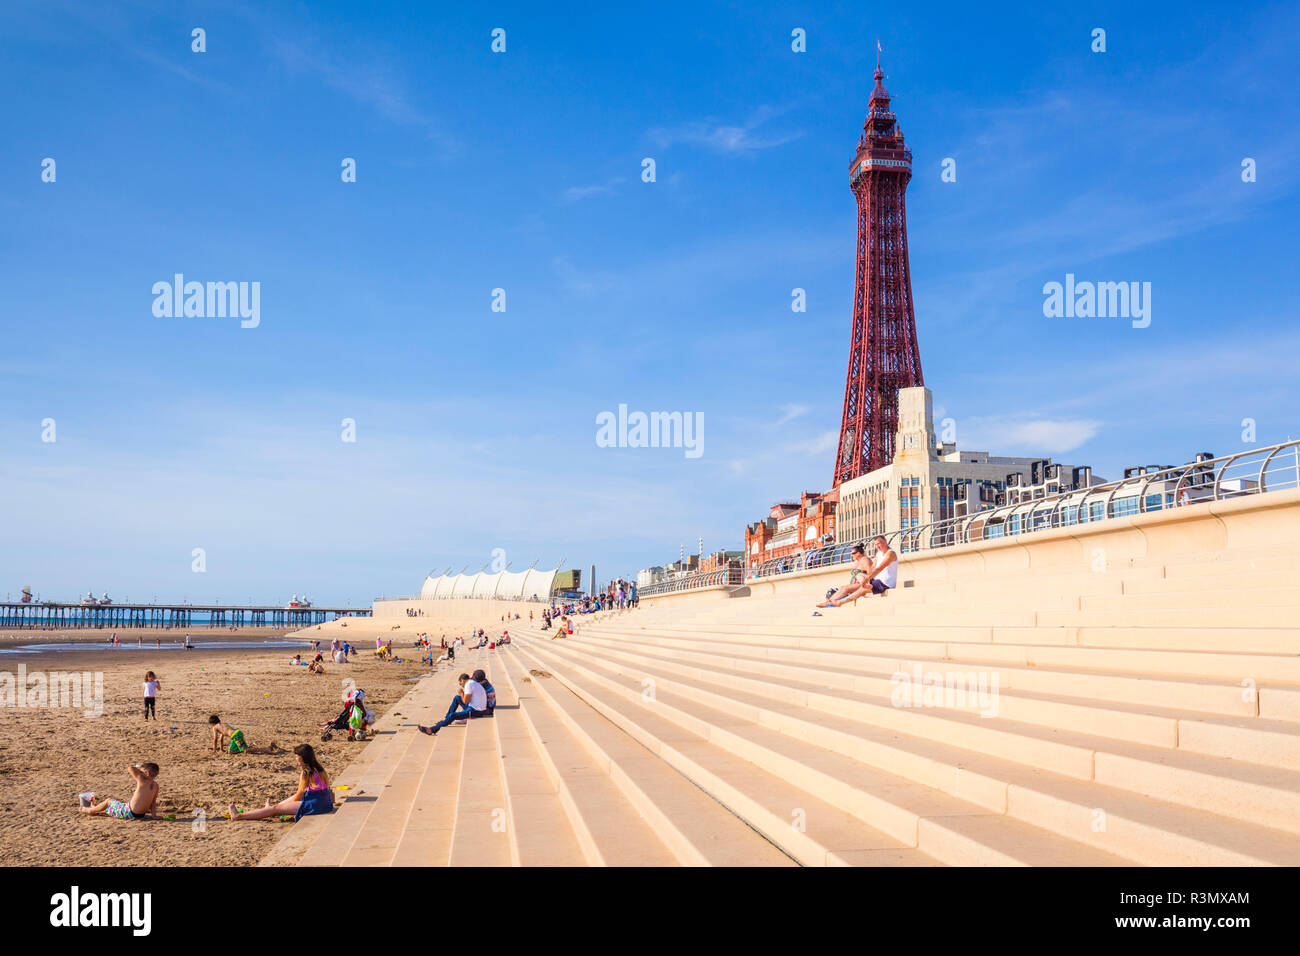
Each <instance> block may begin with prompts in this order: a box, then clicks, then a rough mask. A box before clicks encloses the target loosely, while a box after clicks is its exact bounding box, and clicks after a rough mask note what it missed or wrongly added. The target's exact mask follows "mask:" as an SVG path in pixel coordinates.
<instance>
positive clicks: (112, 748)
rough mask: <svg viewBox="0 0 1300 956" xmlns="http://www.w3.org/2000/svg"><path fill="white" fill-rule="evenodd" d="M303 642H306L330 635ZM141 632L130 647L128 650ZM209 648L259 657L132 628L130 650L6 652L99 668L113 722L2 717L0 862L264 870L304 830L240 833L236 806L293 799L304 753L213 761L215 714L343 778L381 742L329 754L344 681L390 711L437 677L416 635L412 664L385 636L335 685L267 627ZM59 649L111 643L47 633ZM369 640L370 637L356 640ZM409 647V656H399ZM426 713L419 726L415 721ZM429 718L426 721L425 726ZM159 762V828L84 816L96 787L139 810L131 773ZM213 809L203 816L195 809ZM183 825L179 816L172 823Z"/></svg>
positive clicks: (12, 636)
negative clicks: (377, 652)
mask: <svg viewBox="0 0 1300 956" xmlns="http://www.w3.org/2000/svg"><path fill="white" fill-rule="evenodd" d="M328 630H330V629H327V631H326V632H325V633H313V632H315V631H316V629H315V628H312V629H311V630H310V631H304V632H299V635H298V636H300V637H304V638H313V637H318V636H319V637H323V638H324V640H326V641H328V640H329V639H330V635H329V634H328ZM128 633H129V636H130V642H128ZM190 633H191V634H192V635H193V637H194V640H195V641H196V642H198V643H199V645H200V648H201V645H202V642H205V641H218V640H220V641H228V640H242V641H247V642H249V643H250V644H252V645H254V646H252V647H250V648H249V649H235V650H230V649H227V650H225V651H219V650H202V649H200V650H196V651H191V652H187V651H183V650H174V649H173V650H162V651H158V650H157V649H156V647H154V646H151V645H152V642H153V640H155V639H158V638H161V639H162V640H163V641H164V642H175V641H181V640H184V635H185V632H184V631H179V632H178V631H176V630H172V631H161V632H160V631H157V630H153V631H145V632H143V634H144V640H145V648H144V649H143V650H138V649H137V648H136V647H135V646H134V640H135V635H134V632H127V631H122V630H119V637H120V638H121V639H122V640H123V642H124V645H123V646H122V647H121V648H119V649H117V650H107V649H101V648H91V649H86V650H70V651H59V652H49V653H37V654H23V655H0V672H2V671H8V672H10V673H16V669H17V667H18V666H19V664H22V665H23V666H24V667H25V669H26V670H27V671H28V672H29V673H33V672H52V671H63V672H68V671H92V672H96V673H102V675H103V691H104V703H103V715H102V716H100V717H88V716H86V715H85V713H84V712H83V709H72V708H53V707H38V708H20V707H13V706H5V707H0V794H2V795H3V799H0V862H3V863H4V864H5V865H11V866H12V865H19V864H83V865H94V866H122V865H127V866H138V865H156V864H173V865H218V864H219V865H236V866H237V865H250V864H254V863H256V862H257V861H258V860H260V859H261V858H262V857H263V856H264V855H265V854H266V852H267V851H268V850H269V849H270V848H271V846H272V845H273V844H274V843H275V841H276V840H277V839H278V838H279V837H280V836H281V835H282V834H283V833H284V831H285V828H286V827H288V826H291V824H287V823H279V822H276V821H270V820H267V821H254V822H247V823H231V822H230V821H228V820H226V819H224V816H223V815H224V814H225V812H226V805H227V804H228V803H231V802H232V801H233V802H234V803H235V804H236V805H237V806H238V807H239V808H240V809H252V808H256V807H261V806H262V805H263V804H264V802H265V801H266V799H267V798H268V797H269V798H271V799H272V800H281V799H283V798H285V797H288V796H290V795H292V793H293V791H294V788H295V786H296V785H297V779H298V776H297V771H296V769H295V764H294V759H293V755H292V754H291V753H285V754H282V755H277V756H270V755H252V754H244V755H239V756H232V755H230V754H227V753H224V752H219V753H215V754H214V753H212V752H211V736H210V731H209V729H208V725H207V718H208V715H209V714H214V713H215V714H219V715H220V716H221V717H222V718H223V720H225V721H227V722H228V723H229V724H230V725H232V726H234V727H238V728H240V729H241V730H243V731H244V732H245V734H246V735H247V737H248V741H249V743H250V744H251V745H252V746H255V747H264V746H268V745H270V744H271V742H272V741H275V743H276V744H277V745H279V746H280V747H282V748H285V749H286V751H287V750H289V749H290V748H292V747H293V746H295V745H296V744H300V743H310V744H311V745H312V746H313V747H316V749H317V753H318V754H320V755H321V757H322V760H323V762H324V764H325V767H326V769H327V770H328V771H329V772H330V773H331V774H332V775H334V776H337V774H338V773H339V772H340V771H341V770H342V769H343V768H344V767H346V766H347V764H348V763H349V762H350V761H351V760H352V759H353V758H354V757H355V756H357V754H358V753H360V751H361V750H362V749H363V748H365V747H366V746H369V745H368V744H367V743H349V742H348V741H347V740H346V739H345V738H346V735H344V734H337V733H336V734H335V735H334V738H333V739H332V740H331V741H329V742H327V743H322V742H321V740H320V732H319V730H318V729H317V725H318V724H320V723H321V722H323V721H325V720H326V719H328V718H331V717H333V716H335V715H336V714H337V713H338V712H339V710H340V709H341V707H342V700H341V697H342V688H343V684H342V682H343V681H344V680H345V679H350V680H352V681H354V682H355V685H356V686H357V687H360V688H362V689H363V690H365V691H366V694H367V697H368V698H369V701H370V704H371V707H372V708H373V709H374V710H375V711H376V713H378V714H383V713H386V712H387V711H388V710H389V709H390V708H392V706H393V705H394V703H395V702H397V701H398V700H399V699H400V698H401V697H402V696H403V695H404V694H405V693H406V692H407V691H408V690H410V689H411V687H413V686H414V685H413V684H412V683H411V681H410V680H409V679H410V678H414V677H416V676H417V675H419V674H421V673H424V672H427V670H428V668H427V666H424V665H421V664H419V663H418V657H419V655H418V654H417V653H416V651H415V649H414V648H413V647H412V646H411V644H412V639H411V637H410V636H407V635H403V636H402V637H401V638H400V639H396V638H395V640H394V645H395V646H394V650H395V652H396V653H397V654H398V656H402V657H406V658H407V660H406V662H405V663H385V662H381V661H378V660H376V659H375V658H374V654H373V637H372V638H371V640H370V644H369V647H367V646H366V644H365V643H364V642H358V643H360V644H361V649H360V653H358V654H357V655H356V656H355V657H354V661H356V663H350V664H347V665H337V664H331V663H327V664H326V673H325V675H323V676H317V675H312V674H309V673H307V672H306V668H303V667H295V666H291V665H290V664H289V663H288V662H289V659H290V658H291V657H292V656H293V653H294V651H293V650H290V649H278V650H264V649H260V648H257V647H255V644H256V642H259V641H264V640H268V639H284V633H283V632H282V631H277V632H271V631H270V629H267V628H259V629H256V630H253V629H249V630H248V631H246V632H239V633H234V634H232V632H230V631H228V630H222V629H220V628H217V629H208V628H193V629H191V631H190ZM38 637H39V638H44V639H46V640H49V641H58V642H69V641H76V642H92V643H96V644H99V643H102V642H103V641H104V640H105V639H106V637H107V634H106V633H105V632H104V631H102V630H95V631H80V632H76V631H73V632H69V631H64V632H39V634H38ZM356 637H360V635H359V634H358V635H356V636H355V637H354V640H355V639H356ZM38 642H41V641H39V640H34V639H33V632H25V633H18V632H6V633H4V634H2V635H0V648H3V647H5V646H9V647H12V646H14V645H16V644H33V643H38ZM398 643H400V644H401V645H404V646H402V647H400V648H399V647H397V646H396V645H397V644H398ZM146 670H153V671H154V672H155V673H156V674H157V676H158V679H159V680H160V681H161V683H162V689H161V691H160V693H159V696H158V701H157V712H158V718H159V719H158V720H157V721H156V722H155V721H152V720H150V721H149V722H147V723H146V722H145V721H144V719H143V716H142V714H143V708H142V696H143V692H142V688H141V682H142V680H143V678H144V673H145V671H146ZM413 716H414V715H413ZM420 716H426V715H420ZM146 761H152V762H154V763H157V764H158V765H159V766H160V768H161V772H160V775H159V785H160V787H161V796H160V799H159V802H158V813H157V815H156V817H155V818H151V819H149V820H146V821H140V822H124V821H120V820H115V819H111V818H108V817H102V816H100V817H86V816H83V815H81V814H79V813H78V812H77V809H76V807H77V794H78V793H80V792H82V791H87V790H93V791H94V792H95V793H96V794H98V795H99V796H100V798H101V799H102V798H103V797H110V796H111V797H117V798H120V799H126V798H127V797H129V796H130V794H131V790H132V782H131V778H130V776H129V775H128V773H127V769H126V768H127V766H128V765H129V764H132V763H141V762H146ZM196 809H198V810H201V811H202V813H203V814H204V815H205V817H206V819H201V818H200V817H199V816H198V815H197V814H196V813H195V810H196ZM168 816H174V819H172V820H168V819H164V818H165V817H168Z"/></svg>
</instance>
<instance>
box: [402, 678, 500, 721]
mask: <svg viewBox="0 0 1300 956" xmlns="http://www.w3.org/2000/svg"><path fill="white" fill-rule="evenodd" d="M457 680H458V681H459V682H460V693H459V694H457V695H456V696H455V697H453V698H452V699H451V706H450V707H448V708H447V715H446V716H445V717H443V718H442V720H440V721H438V722H437V723H436V724H434V725H433V726H432V727H424V726H421V725H420V724H416V727H417V728H419V731H420V733H422V734H437V733H438V731H440V730H442V728H444V727H446V726H447V725H448V724H450V723H451V722H452V721H454V720H465V719H467V718H471V719H472V718H478V717H486V716H488V697H487V691H486V690H485V689H484V687H483V685H482V684H480V683H479V682H478V681H476V680H473V679H472V678H471V677H470V676H469V675H468V674H461V675H460V677H459V678H457Z"/></svg>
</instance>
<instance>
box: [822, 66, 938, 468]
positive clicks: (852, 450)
mask: <svg viewBox="0 0 1300 956" xmlns="http://www.w3.org/2000/svg"><path fill="white" fill-rule="evenodd" d="M884 77H885V74H884V73H883V72H882V71H881V69H880V61H879V59H877V61H876V73H875V79H876V87H875V89H873V90H872V91H871V102H870V104H869V106H868V110H867V121H866V123H864V124H863V126H862V138H861V139H860V140H858V152H857V155H856V156H854V157H853V164H852V165H851V166H850V167H849V186H850V188H851V189H852V190H853V195H854V196H856V197H857V200H858V264H857V274H856V276H855V279H854V285H853V331H852V334H851V337H850V339H849V372H848V382H847V383H846V384H845V386H844V417H843V419H842V421H841V424H840V444H839V450H838V451H837V452H836V455H835V485H839V484H840V483H841V482H843V481H848V480H849V479H850V478H856V477H857V476H858V475H862V474H865V473H866V472H869V471H874V470H875V469H877V468H881V467H883V466H885V465H888V464H889V463H890V462H891V461H893V460H894V432H895V431H896V430H897V428H898V390H899V389H900V388H910V387H912V386H916V385H923V384H924V382H923V381H922V378H921V352H920V349H918V348H917V344H916V318H915V317H914V316H913V314H912V279H911V275H910V273H909V271H908V265H907V206H906V202H905V200H904V194H905V193H906V191H907V183H908V181H909V180H910V179H911V178H912V153H911V151H910V150H908V149H907V148H906V147H904V145H903V133H902V131H901V130H900V129H899V128H898V123H897V120H896V118H895V117H894V114H893V113H892V112H891V111H890V109H889V91H888V90H886V89H885V87H884V84H883V83H882V82H881V81H882V80H883V79H884Z"/></svg>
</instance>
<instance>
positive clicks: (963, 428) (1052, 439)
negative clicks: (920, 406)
mask: <svg viewBox="0 0 1300 956" xmlns="http://www.w3.org/2000/svg"><path fill="white" fill-rule="evenodd" d="M1100 426H1101V423H1100V422H1097V421H1092V420H1089V419H1048V418H1035V419H1023V420H1014V419H998V418H972V419H969V420H968V421H966V422H963V423H959V424H958V437H959V439H960V441H959V442H958V446H959V447H961V448H965V449H976V448H978V449H988V450H991V451H993V453H994V454H1004V455H1005V454H1012V455H1015V454H1045V455H1060V454H1064V453H1065V452H1069V451H1073V450H1074V449H1076V448H1078V447H1079V446H1081V445H1083V444H1085V443H1086V442H1088V441H1089V440H1090V439H1091V438H1092V437H1093V436H1094V435H1096V434H1097V430H1098V428H1099V427H1100Z"/></svg>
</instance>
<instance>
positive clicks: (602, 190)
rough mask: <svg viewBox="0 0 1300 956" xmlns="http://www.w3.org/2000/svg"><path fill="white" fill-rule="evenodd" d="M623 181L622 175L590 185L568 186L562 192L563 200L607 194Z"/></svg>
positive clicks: (575, 199) (574, 200)
mask: <svg viewBox="0 0 1300 956" xmlns="http://www.w3.org/2000/svg"><path fill="white" fill-rule="evenodd" d="M622 182H623V177H621V176H615V177H614V178H613V179H610V180H609V181H608V182H604V183H593V184H592V185H590V186H570V187H569V188H568V189H566V190H565V191H564V193H563V199H564V201H565V202H578V201H579V200H581V199H590V198H591V197H592V196H608V195H610V194H612V193H613V192H614V187H615V186H618V185H620V184H621V183H622Z"/></svg>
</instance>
